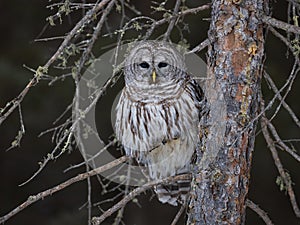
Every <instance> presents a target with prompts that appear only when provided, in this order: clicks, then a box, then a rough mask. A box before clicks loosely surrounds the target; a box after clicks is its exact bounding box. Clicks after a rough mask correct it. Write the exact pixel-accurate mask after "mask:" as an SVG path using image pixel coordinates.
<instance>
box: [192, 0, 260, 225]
mask: <svg viewBox="0 0 300 225" xmlns="http://www.w3.org/2000/svg"><path fill="white" fill-rule="evenodd" d="M262 11H263V0H244V1H243V0H242V1H239V0H215V1H213V4H212V16H211V19H212V20H211V25H210V30H209V39H210V46H209V49H208V78H209V79H208V81H207V84H206V88H205V92H206V98H207V106H208V108H209V111H208V112H207V115H206V116H205V117H203V120H202V122H201V124H200V125H201V134H200V137H201V144H200V147H199V149H198V151H197V159H196V162H195V168H194V171H193V184H192V193H191V201H190V205H189V218H188V222H187V224H189V225H191V224H202V225H203V224H209V225H213V224H243V223H244V220H245V201H246V196H247V192H248V188H249V178H250V168H251V158H252V152H253V148H254V139H255V128H256V120H257V118H256V116H257V115H258V105H259V97H258V93H259V89H260V80H261V75H262V61H263V60H262V59H263V54H264V51H263V49H264V37H263V26H262V23H261V20H260V16H259V12H262Z"/></svg>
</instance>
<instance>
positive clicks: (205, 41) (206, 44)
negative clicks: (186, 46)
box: [187, 38, 209, 54]
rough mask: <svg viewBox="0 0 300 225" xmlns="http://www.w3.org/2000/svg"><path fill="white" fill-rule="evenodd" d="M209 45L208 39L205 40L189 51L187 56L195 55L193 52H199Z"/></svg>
mask: <svg viewBox="0 0 300 225" xmlns="http://www.w3.org/2000/svg"><path fill="white" fill-rule="evenodd" d="M208 45H209V39H208V38H206V39H205V40H204V41H202V42H201V43H200V44H199V45H197V46H196V47H195V48H193V49H192V50H191V51H189V52H188V53H187V54H191V53H195V52H200V51H202V50H203V49H204V48H206V47H207V46H208Z"/></svg>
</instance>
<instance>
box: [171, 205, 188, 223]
mask: <svg viewBox="0 0 300 225" xmlns="http://www.w3.org/2000/svg"><path fill="white" fill-rule="evenodd" d="M185 208H186V205H185V204H183V205H181V207H180V209H179V210H178V212H177V213H176V216H175V217H174V219H173V221H172V223H171V225H176V224H177V222H178V220H179V219H180V216H181V215H182V213H183V212H184V210H185Z"/></svg>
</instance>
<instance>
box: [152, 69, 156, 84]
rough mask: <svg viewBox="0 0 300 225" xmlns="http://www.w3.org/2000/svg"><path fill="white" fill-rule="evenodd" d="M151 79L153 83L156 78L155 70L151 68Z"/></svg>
mask: <svg viewBox="0 0 300 225" xmlns="http://www.w3.org/2000/svg"><path fill="white" fill-rule="evenodd" d="M152 80H153V83H155V80H156V72H155V70H153V72H152Z"/></svg>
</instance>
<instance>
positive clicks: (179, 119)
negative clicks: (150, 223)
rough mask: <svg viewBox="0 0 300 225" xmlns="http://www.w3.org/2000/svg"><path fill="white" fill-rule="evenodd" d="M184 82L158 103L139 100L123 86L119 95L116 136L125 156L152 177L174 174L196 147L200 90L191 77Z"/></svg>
mask: <svg viewBox="0 0 300 225" xmlns="http://www.w3.org/2000/svg"><path fill="white" fill-rule="evenodd" d="M184 84H185V85H183V86H181V91H180V94H179V95H175V96H173V97H172V96H168V98H167V99H165V100H162V101H158V102H157V101H156V102H146V103H145V102H143V101H142V100H140V101H139V100H137V99H138V96H132V95H134V93H129V92H128V91H127V90H126V88H125V89H124V90H123V92H122V95H121V97H120V100H119V103H118V106H117V116H116V135H117V138H118V140H120V141H121V143H122V145H123V146H124V149H125V151H126V154H127V155H129V156H131V157H134V158H136V159H137V161H138V162H139V163H142V164H143V165H145V166H147V167H148V168H149V176H150V177H151V178H152V179H157V178H164V177H167V176H172V175H175V174H177V171H178V170H180V169H182V168H183V167H186V166H187V165H189V162H190V159H191V157H192V154H193V152H194V150H195V147H196V144H197V135H198V121H199V110H200V103H201V101H202V98H203V92H202V90H201V88H200V86H199V85H198V83H197V82H196V81H194V80H193V79H189V80H188V81H187V82H185V83H184ZM160 91H162V90H160Z"/></svg>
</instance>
